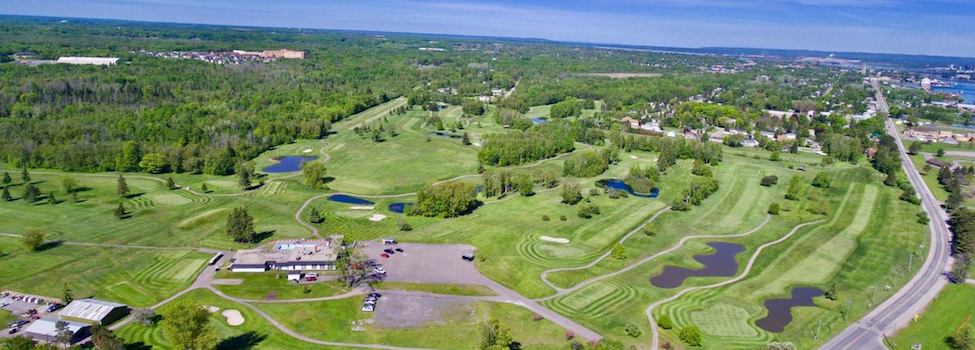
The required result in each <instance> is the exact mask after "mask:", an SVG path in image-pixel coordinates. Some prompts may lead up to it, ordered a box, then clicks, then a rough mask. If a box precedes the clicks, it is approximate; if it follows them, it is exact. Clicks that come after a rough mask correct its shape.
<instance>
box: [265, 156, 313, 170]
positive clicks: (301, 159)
mask: <svg viewBox="0 0 975 350" xmlns="http://www.w3.org/2000/svg"><path fill="white" fill-rule="evenodd" d="M315 159H318V157H313V156H281V157H274V158H273V160H274V161H275V162H277V163H274V165H270V166H268V167H265V168H264V172H265V173H290V172H295V171H299V170H301V165H302V164H305V163H307V162H310V161H313V160H315Z"/></svg>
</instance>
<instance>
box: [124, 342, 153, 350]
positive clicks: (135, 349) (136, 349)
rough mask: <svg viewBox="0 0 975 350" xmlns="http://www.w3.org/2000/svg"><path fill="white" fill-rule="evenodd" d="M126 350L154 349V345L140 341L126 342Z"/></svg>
mask: <svg viewBox="0 0 975 350" xmlns="http://www.w3.org/2000/svg"><path fill="white" fill-rule="evenodd" d="M125 350H152V345H149V344H146V343H143V342H141V341H140V342H138V343H131V344H125Z"/></svg>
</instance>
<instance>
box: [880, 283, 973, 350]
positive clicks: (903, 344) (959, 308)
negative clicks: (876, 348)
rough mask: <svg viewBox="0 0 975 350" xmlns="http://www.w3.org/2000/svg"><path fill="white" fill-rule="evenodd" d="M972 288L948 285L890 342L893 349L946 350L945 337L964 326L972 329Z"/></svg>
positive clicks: (961, 285) (965, 285)
mask: <svg viewBox="0 0 975 350" xmlns="http://www.w3.org/2000/svg"><path fill="white" fill-rule="evenodd" d="M973 301H975V286H972V285H969V284H949V285H948V286H947V287H945V289H944V290H942V291H941V294H939V295H938V297H937V298H936V299H934V301H933V302H932V303H931V305H929V306H928V309H927V310H925V311H924V313H923V314H921V315H919V317H918V318H917V321H915V322H912V323H911V325H910V326H908V327H907V328H904V329H903V330H901V331H900V332H898V333H897V335H895V336H894V337H893V338H891V339H890V342H891V344H893V348H894V349H905V350H906V349H910V348H911V346H912V345H914V344H921V348H922V349H947V348H948V346H947V344H945V338H946V337H949V336H952V335H954V334H955V330H957V329H958V328H959V327H961V326H962V325H964V324H968V325H970V326H975V320H973V318H975V308H972V302H973Z"/></svg>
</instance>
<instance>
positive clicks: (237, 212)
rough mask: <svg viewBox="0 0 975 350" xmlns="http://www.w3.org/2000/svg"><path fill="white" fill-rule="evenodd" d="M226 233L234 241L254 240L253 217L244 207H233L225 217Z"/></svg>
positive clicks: (246, 241) (247, 241) (245, 241)
mask: <svg viewBox="0 0 975 350" xmlns="http://www.w3.org/2000/svg"><path fill="white" fill-rule="evenodd" d="M227 235H229V236H230V238H233V240H234V241H235V242H241V243H250V242H253V241H254V238H255V236H256V234H255V233H254V218H252V217H251V215H250V213H248V212H247V208H245V207H237V208H234V210H233V212H231V213H230V216H228V217H227Z"/></svg>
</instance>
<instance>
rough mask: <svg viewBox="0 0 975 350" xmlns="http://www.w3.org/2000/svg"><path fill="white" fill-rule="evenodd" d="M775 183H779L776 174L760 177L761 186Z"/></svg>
mask: <svg viewBox="0 0 975 350" xmlns="http://www.w3.org/2000/svg"><path fill="white" fill-rule="evenodd" d="M777 183H779V177H778V176H775V175H769V176H765V177H762V186H765V187H770V186H772V185H775V184H777Z"/></svg>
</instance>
